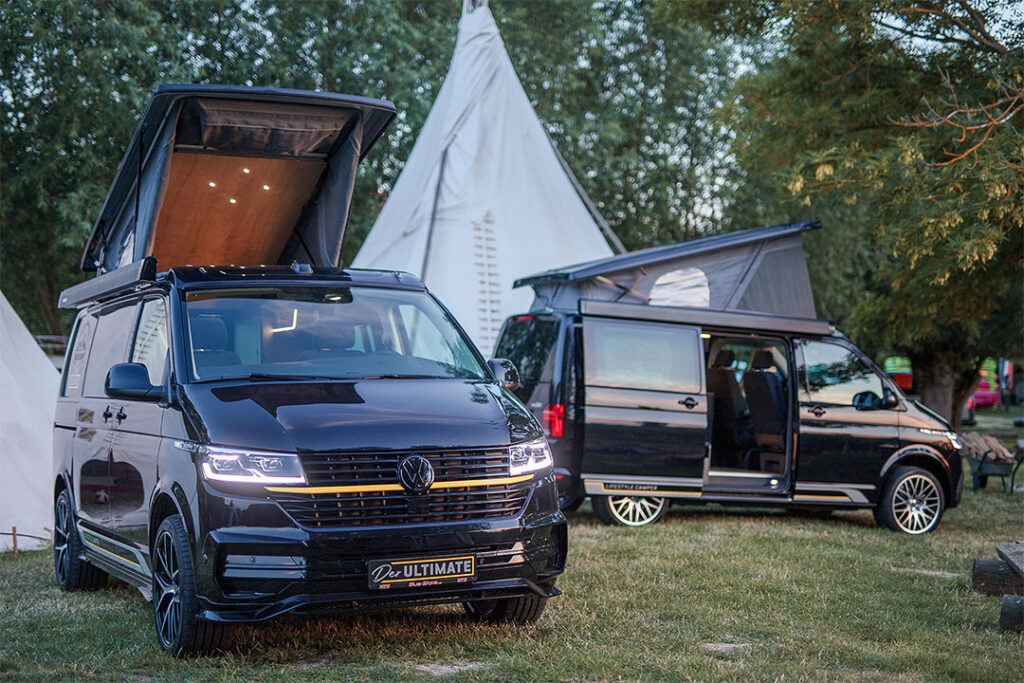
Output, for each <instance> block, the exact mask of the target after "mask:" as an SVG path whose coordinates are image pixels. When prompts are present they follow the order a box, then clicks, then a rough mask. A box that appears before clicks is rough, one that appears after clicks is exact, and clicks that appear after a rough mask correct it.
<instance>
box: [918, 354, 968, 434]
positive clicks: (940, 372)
mask: <svg viewBox="0 0 1024 683" xmlns="http://www.w3.org/2000/svg"><path fill="white" fill-rule="evenodd" d="M910 362H911V363H912V364H913V367H914V376H915V378H916V379H917V386H918V388H919V389H920V390H921V402H922V403H924V404H925V405H926V406H928V407H929V408H931V409H932V410H934V411H935V412H936V413H938V414H939V415H941V416H942V417H944V418H945V419H946V420H947V421H949V423H950V424H954V414H953V413H954V410H953V408H954V405H953V390H954V388H955V386H956V379H955V377H954V376H953V364H952V363H951V362H950V361H949V359H948V358H947V357H946V356H945V354H940V353H937V354H934V355H927V356H918V357H912V358H911V359H910ZM955 412H956V413H959V412H960V411H959V406H958V407H957V410H956V411H955ZM959 417H960V416H959V414H957V415H956V416H955V423H956V424H959V422H960V420H959Z"/></svg>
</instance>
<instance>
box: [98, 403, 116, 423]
mask: <svg viewBox="0 0 1024 683" xmlns="http://www.w3.org/2000/svg"><path fill="white" fill-rule="evenodd" d="M100 414H101V415H103V421H104V422H106V421H107V420H109V419H110V418H112V417H114V413H112V412H111V411H110V406H107V407H106V408H104V409H103V412H102V413H100Z"/></svg>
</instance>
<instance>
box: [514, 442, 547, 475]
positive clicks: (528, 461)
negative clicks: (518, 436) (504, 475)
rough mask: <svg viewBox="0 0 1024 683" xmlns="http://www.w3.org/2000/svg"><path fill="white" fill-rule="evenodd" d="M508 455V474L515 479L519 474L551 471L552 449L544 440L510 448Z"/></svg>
mask: <svg viewBox="0 0 1024 683" xmlns="http://www.w3.org/2000/svg"><path fill="white" fill-rule="evenodd" d="M508 454H509V468H508V470H509V471H508V473H509V475H511V476H513V477H514V476H516V475H517V474H526V473H528V472H539V471H541V470H546V469H550V468H551V465H552V460H551V448H550V447H549V446H548V442H547V440H546V439H543V438H541V439H536V440H534V441H527V442H526V443H520V444H516V445H514V446H510V447H509V449H508Z"/></svg>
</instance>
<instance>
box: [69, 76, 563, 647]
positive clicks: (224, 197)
mask: <svg viewBox="0 0 1024 683" xmlns="http://www.w3.org/2000/svg"><path fill="white" fill-rule="evenodd" d="M393 116H394V107H393V105H391V104H390V103H388V102H384V101H378V100H369V99H364V98H356V97H345V96H338V95H331V94H327V93H307V92H299V91H281V90H270V89H253V88H238V87H217V86H191V85H190V86H163V87H161V88H160V89H159V90H158V91H157V95H156V97H155V98H154V99H153V101H152V102H151V103H150V105H149V108H148V109H147V110H146V113H145V114H144V116H143V120H142V122H141V124H140V126H139V128H138V131H137V132H136V134H135V138H134V139H133V141H132V144H131V146H130V148H129V150H128V152H127V154H126V156H125V159H124V161H123V162H122V164H121V167H120V169H119V171H118V175H117V177H116V179H115V181H114V185H113V186H112V188H111V190H110V194H109V195H108V197H107V202H106V204H105V205H104V207H103V211H102V212H101V214H100V217H99V219H98V221H97V223H96V226H95V228H94V230H93V234H92V236H91V237H90V240H89V243H88V246H87V248H86V252H85V256H84V259H83V268H84V269H86V270H96V271H99V275H98V277H96V278H93V279H91V280H87V281H85V282H83V283H81V284H79V285H76V286H74V287H72V288H70V289H68V290H65V291H64V292H63V293H62V294H61V299H60V305H61V307H63V308H71V309H78V315H77V319H76V321H75V325H74V329H73V331H72V335H71V343H70V345H69V351H68V358H67V362H66V363H65V368H64V374H63V380H62V385H61V391H60V396H59V398H58V401H57V409H56V417H55V424H54V471H55V472H56V476H55V480H54V490H53V493H54V517H55V534H54V535H55V540H54V569H55V572H56V578H57V583H58V584H59V586H60V587H61V588H62V589H64V590H83V589H92V588H96V587H98V586H99V585H101V584H102V583H103V581H104V580H105V579H106V576H107V575H108V574H109V575H112V576H116V577H117V578H120V579H122V580H124V581H127V582H129V583H131V584H133V585H135V586H137V587H138V588H139V589H140V591H141V592H142V593H143V595H144V596H145V597H146V598H147V599H149V600H151V601H152V606H153V614H154V619H155V624H156V631H157V634H158V637H159V640H160V644H161V645H162V646H163V648H164V649H165V650H167V651H168V652H170V653H172V654H176V655H180V654H187V653H193V652H201V651H206V650H210V649H214V648H216V647H218V646H220V645H221V644H222V643H223V641H224V637H225V626H226V625H229V624H231V623H233V622H240V621H259V620H264V619H268V618H270V617H274V616H276V615H280V614H283V613H310V612H322V611H327V610H339V609H340V610H349V609H371V608H377V607H387V606H398V605H425V604H436V603H462V604H463V605H464V606H465V609H466V612H467V614H468V616H469V617H470V618H472V619H478V620H486V621H492V622H514V623H529V622H532V621H535V620H536V619H537V618H539V616H540V615H541V612H542V611H543V609H544V606H545V603H546V601H547V599H548V598H550V597H553V596H555V595H557V594H558V593H559V591H558V589H557V588H556V587H555V581H556V579H557V577H558V575H559V574H561V573H562V570H563V567H564V565H565V556H566V547H567V541H566V525H565V520H564V517H563V516H562V514H561V513H560V512H559V510H558V505H557V492H556V486H555V480H554V475H553V473H552V470H551V454H550V450H549V448H548V446H547V443H546V441H545V439H544V436H543V433H542V431H541V427H540V425H539V424H538V422H537V420H536V419H535V418H534V417H533V416H532V415H531V414H530V413H529V411H527V410H526V409H525V408H524V406H523V405H522V404H521V403H520V402H519V401H518V400H517V399H516V398H515V396H514V395H513V394H512V393H511V390H513V389H515V388H516V387H517V386H518V380H517V374H516V371H515V368H514V367H512V366H511V364H510V363H508V362H507V361H500V360H492V361H485V360H484V359H483V358H482V357H481V355H480V353H479V352H478V351H477V350H476V348H475V347H474V346H473V345H472V343H471V342H470V341H469V340H468V339H467V338H466V335H465V334H464V333H463V331H462V330H461V328H460V327H459V325H458V323H457V322H456V321H455V320H454V319H453V318H452V317H451V315H450V314H449V313H448V311H447V310H446V309H445V308H444V307H443V306H442V305H441V303H440V302H438V301H437V300H436V299H435V298H434V297H433V296H432V295H431V294H430V293H429V292H428V291H427V290H426V288H425V287H424V285H423V283H422V282H420V281H419V280H417V279H416V278H414V277H412V276H409V275H408V274H403V273H393V272H381V271H360V270H344V269H340V268H337V267H335V265H334V264H335V263H336V262H337V259H338V254H339V251H340V247H341V239H342V235H343V232H344V225H345V219H346V216H347V212H348V206H349V199H350V197H351V191H352V183H353V179H354V176H355V170H356V165H357V163H358V162H359V160H360V159H361V158H362V157H363V156H364V155H365V154H366V153H367V151H368V150H369V148H370V146H371V145H372V144H373V142H374V141H375V140H376V139H377V138H378V136H379V135H380V134H381V132H382V131H383V129H384V127H385V126H386V125H387V123H388V122H389V121H390V120H391V118H392V117H393ZM208 263H214V264H218V265H203V264H208ZM227 264H233V265H227ZM261 264H270V265H261Z"/></svg>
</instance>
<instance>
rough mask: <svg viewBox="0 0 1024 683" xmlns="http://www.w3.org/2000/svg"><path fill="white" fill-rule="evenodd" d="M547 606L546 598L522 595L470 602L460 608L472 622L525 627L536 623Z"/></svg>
mask: <svg viewBox="0 0 1024 683" xmlns="http://www.w3.org/2000/svg"><path fill="white" fill-rule="evenodd" d="M547 604H548V599H547V598H542V597H540V596H538V595H523V596H520V597H518V598H499V599H496V600H472V601H470V602H464V603H462V607H463V608H464V609H465V610H466V615H467V616H469V618H470V619H471V620H473V621H479V622H486V623H489V624H518V625H520V626H526V625H528V624H533V623H536V622H537V620H538V619H540V617H541V615H542V614H543V613H544V608H545V607H546V606H547Z"/></svg>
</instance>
